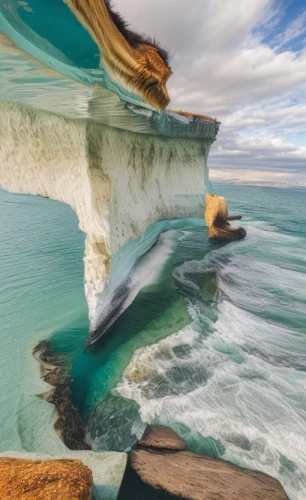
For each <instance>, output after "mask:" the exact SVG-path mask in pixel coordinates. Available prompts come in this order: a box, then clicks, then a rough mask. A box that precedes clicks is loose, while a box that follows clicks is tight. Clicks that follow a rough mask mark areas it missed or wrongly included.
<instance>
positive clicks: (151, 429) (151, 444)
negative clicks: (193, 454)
mask: <svg viewBox="0 0 306 500" xmlns="http://www.w3.org/2000/svg"><path fill="white" fill-rule="evenodd" d="M138 444H139V446H143V447H145V448H162V449H164V450H176V451H181V450H184V449H185V448H186V441H184V439H182V438H181V437H180V436H179V435H178V434H177V433H176V432H174V431H173V430H172V429H171V428H170V427H166V426H165V425H148V427H147V428H146V430H145V432H144V435H143V437H142V439H141V440H140V441H139V443H138Z"/></svg>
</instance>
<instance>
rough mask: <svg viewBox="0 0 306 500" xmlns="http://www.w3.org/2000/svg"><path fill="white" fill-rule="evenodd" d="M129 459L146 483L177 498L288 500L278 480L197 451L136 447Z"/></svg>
mask: <svg viewBox="0 0 306 500" xmlns="http://www.w3.org/2000/svg"><path fill="white" fill-rule="evenodd" d="M129 462H130V465H131V467H132V468H133V469H134V471H135V472H137V474H138V475H139V477H140V478H141V479H142V481H143V482H144V483H146V484H147V485H149V486H151V487H152V488H154V489H155V490H157V492H159V491H160V492H161V493H163V492H164V493H167V494H169V495H172V496H174V498H184V499H188V500H217V499H218V500H242V499H243V500H287V495H286V493H285V491H284V489H283V487H282V486H281V484H280V483H279V482H278V481H277V480H276V479H273V478H272V477H269V476H267V475H266V474H262V473H260V472H255V471H251V470H247V469H242V468H240V467H237V466H236V465H232V464H230V463H228V462H224V461H222V460H217V459H214V458H210V457H206V456H201V455H196V454H195V453H190V452H186V451H180V452H176V453H175V452H169V451H153V452H152V451H149V450H144V449H137V450H133V451H132V452H130V455H129ZM152 498H154V497H152ZM157 498H167V497H162V496H161V497H157Z"/></svg>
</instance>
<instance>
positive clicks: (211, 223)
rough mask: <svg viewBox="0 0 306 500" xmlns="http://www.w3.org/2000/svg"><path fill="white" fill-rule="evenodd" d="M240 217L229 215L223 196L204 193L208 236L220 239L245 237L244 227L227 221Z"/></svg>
mask: <svg viewBox="0 0 306 500" xmlns="http://www.w3.org/2000/svg"><path fill="white" fill-rule="evenodd" d="M240 218H241V217H240V216H233V217H229V215H228V209H227V204H226V200H225V198H223V197H222V196H217V195H215V194H208V195H206V210H205V219H206V224H207V226H208V228H209V234H208V236H209V238H216V239H222V240H241V239H243V238H245V236H246V231H245V229H243V228H242V227H234V226H231V225H230V224H229V222H228V221H229V220H239V219H240Z"/></svg>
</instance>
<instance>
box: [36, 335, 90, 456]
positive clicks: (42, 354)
mask: <svg viewBox="0 0 306 500" xmlns="http://www.w3.org/2000/svg"><path fill="white" fill-rule="evenodd" d="M33 356H34V358H35V359H36V360H37V361H38V362H39V363H40V371H41V376H42V378H43V379H44V381H45V382H47V384H50V385H51V386H53V387H54V388H53V389H51V390H50V391H49V392H47V393H45V394H42V395H40V396H39V397H40V398H42V399H44V400H45V401H48V403H51V404H53V405H54V406H55V408H56V412H57V418H56V421H55V424H54V429H55V430H56V432H57V434H58V436H59V437H60V438H61V439H62V441H63V442H64V443H65V445H66V446H67V447H68V448H69V449H70V450H90V449H91V446H90V445H89V443H88V442H87V441H86V429H85V427H84V425H83V422H82V419H81V417H80V415H79V413H78V410H77V408H76V407H75V406H74V405H73V404H72V402H71V401H70V395H71V390H70V388H69V384H70V383H71V382H72V380H73V379H72V378H71V377H69V376H67V375H66V369H65V363H64V362H63V360H62V359H61V357H60V356H56V355H55V353H54V352H53V349H52V345H51V344H50V342H48V341H42V342H39V344H38V345H37V346H36V347H35V348H34V350H33Z"/></svg>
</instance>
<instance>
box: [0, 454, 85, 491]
mask: <svg viewBox="0 0 306 500" xmlns="http://www.w3.org/2000/svg"><path fill="white" fill-rule="evenodd" d="M92 488H93V477H92V472H91V470H90V469H89V467H86V466H85V465H84V464H83V463H82V462H81V461H80V460H48V461H32V460H24V459H17V458H0V498H1V500H34V499H35V500H90V499H91V494H92Z"/></svg>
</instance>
